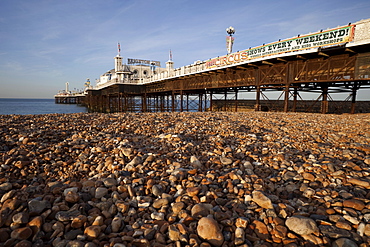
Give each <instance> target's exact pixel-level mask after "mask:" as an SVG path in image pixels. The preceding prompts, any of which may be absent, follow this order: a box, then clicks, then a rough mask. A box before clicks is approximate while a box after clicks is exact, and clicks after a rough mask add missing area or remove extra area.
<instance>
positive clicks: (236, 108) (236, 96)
mask: <svg viewBox="0 0 370 247" xmlns="http://www.w3.org/2000/svg"><path fill="white" fill-rule="evenodd" d="M235 112H238V89H235Z"/></svg>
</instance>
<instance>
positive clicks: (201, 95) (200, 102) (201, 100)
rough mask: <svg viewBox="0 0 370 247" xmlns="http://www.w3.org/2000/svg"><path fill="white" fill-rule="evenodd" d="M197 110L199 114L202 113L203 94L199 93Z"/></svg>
mask: <svg viewBox="0 0 370 247" xmlns="http://www.w3.org/2000/svg"><path fill="white" fill-rule="evenodd" d="M198 109H199V110H198V111H199V112H202V111H203V94H202V93H200V94H199V108H198Z"/></svg>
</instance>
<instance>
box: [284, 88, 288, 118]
mask: <svg viewBox="0 0 370 247" xmlns="http://www.w3.org/2000/svg"><path fill="white" fill-rule="evenodd" d="M284 91H285V94H284V112H288V111H289V85H286V86H285V90H284Z"/></svg>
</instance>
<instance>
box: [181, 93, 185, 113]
mask: <svg viewBox="0 0 370 247" xmlns="http://www.w3.org/2000/svg"><path fill="white" fill-rule="evenodd" d="M183 103H184V95H183V93H182V90H181V91H180V112H183V111H184V105H183Z"/></svg>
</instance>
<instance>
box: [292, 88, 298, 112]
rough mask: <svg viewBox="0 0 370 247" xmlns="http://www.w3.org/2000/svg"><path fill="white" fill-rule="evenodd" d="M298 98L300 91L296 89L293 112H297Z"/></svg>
mask: <svg viewBox="0 0 370 247" xmlns="http://www.w3.org/2000/svg"><path fill="white" fill-rule="evenodd" d="M297 96H298V89H297V88H296V87H294V91H293V112H296V111H297Z"/></svg>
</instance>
